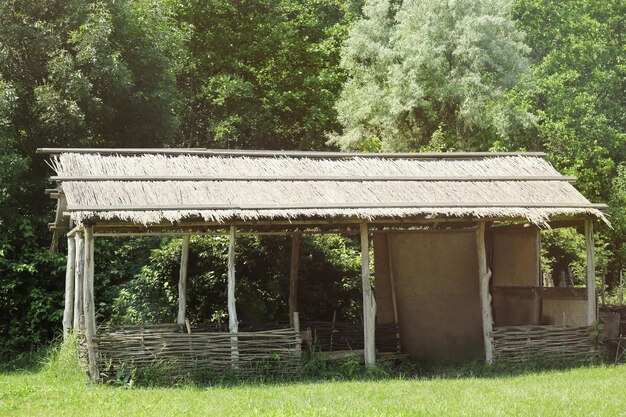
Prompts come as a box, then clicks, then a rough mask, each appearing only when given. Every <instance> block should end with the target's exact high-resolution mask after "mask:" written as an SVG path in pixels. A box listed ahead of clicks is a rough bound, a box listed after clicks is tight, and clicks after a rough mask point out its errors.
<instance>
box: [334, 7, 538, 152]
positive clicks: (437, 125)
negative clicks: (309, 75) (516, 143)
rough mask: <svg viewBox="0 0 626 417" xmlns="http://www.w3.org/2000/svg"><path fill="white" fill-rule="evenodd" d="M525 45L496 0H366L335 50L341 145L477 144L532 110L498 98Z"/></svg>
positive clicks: (518, 69)
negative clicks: (344, 77) (341, 78)
mask: <svg viewBox="0 0 626 417" xmlns="http://www.w3.org/2000/svg"><path fill="white" fill-rule="evenodd" d="M529 52H530V48H529V47H528V46H527V45H526V44H525V43H524V35H523V33H522V32H521V31H520V30H518V29H517V28H516V26H515V22H514V21H513V19H512V17H511V7H510V3H509V2H506V1H498V0H479V1H474V0H455V1H419V0H406V1H402V2H397V1H396V2H394V1H390V0H384V1H378V0H373V1H369V2H366V4H365V7H364V17H363V18H362V19H361V20H359V21H358V22H356V24H355V25H354V27H353V28H352V29H351V31H350V34H349V37H348V39H347V41H346V44H345V46H344V48H343V50H342V65H343V67H344V68H345V69H346V71H347V72H348V74H349V76H350V78H349V80H348V81H347V82H346V84H345V85H344V88H343V91H342V93H341V96H340V97H339V100H338V102H337V111H338V113H339V120H340V121H341V123H342V125H343V128H344V130H343V133H342V134H340V135H334V136H333V137H332V142H334V143H336V144H338V145H340V146H341V147H342V148H344V149H353V150H354V149H370V148H373V149H376V148H381V149H385V150H419V149H423V148H431V149H432V148H434V149H441V150H445V149H448V150H450V149H462V150H472V149H485V148H489V147H490V146H489V145H490V142H491V141H492V140H493V139H494V138H498V137H507V136H509V135H510V134H512V133H513V132H516V131H518V130H519V128H520V127H524V126H529V125H530V124H532V122H533V120H534V118H533V117H532V116H531V115H530V114H529V113H528V112H527V111H526V110H524V109H523V108H520V107H519V106H516V105H515V104H514V103H512V102H511V101H510V100H508V97H507V95H508V93H509V92H511V91H512V90H514V89H516V88H523V86H524V82H525V81H526V80H527V77H528V75H529V74H530V67H529V62H528V59H527V55H528V53H529Z"/></svg>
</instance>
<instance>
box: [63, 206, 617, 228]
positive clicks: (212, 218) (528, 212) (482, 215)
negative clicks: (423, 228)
mask: <svg viewBox="0 0 626 417" xmlns="http://www.w3.org/2000/svg"><path fill="white" fill-rule="evenodd" d="M71 216H72V219H73V220H74V221H75V222H76V223H77V224H81V223H83V222H85V221H89V220H92V219H94V218H98V219H101V220H105V221H106V220H119V221H127V222H129V223H132V224H140V225H143V226H149V225H150V224H158V223H160V222H162V221H168V222H172V223H174V222H180V221H183V220H185V219H193V218H202V219H203V220H204V221H206V222H211V223H218V224H226V223H228V222H229V221H234V220H238V221H258V220H288V221H293V222H294V223H297V222H298V220H309V219H317V218H322V219H328V218H334V219H354V220H357V221H365V222H373V221H376V220H382V219H385V220H387V219H395V218H397V219H402V220H403V221H408V220H410V218H420V219H423V218H427V219H436V218H449V217H451V218H463V217H469V218H478V219H486V220H487V219H502V218H511V219H514V218H524V219H526V220H528V221H529V222H530V223H533V224H535V225H537V226H539V227H542V228H549V227H550V226H549V220H550V219H551V218H552V217H557V216H568V217H576V216H592V217H595V218H597V219H598V220H600V221H602V222H604V223H606V224H607V225H609V226H610V222H609V221H608V219H607V218H606V216H605V215H604V213H602V212H601V211H600V210H598V209H593V208H558V207H555V208H525V207H507V208H496V207H484V208H483V207H473V208H458V207H436V208H427V209H426V208H419V207H415V208H368V209H280V210H272V209H263V210H167V211H158V210H155V211H141V212H139V211H103V212H94V211H76V212H72V213H71Z"/></svg>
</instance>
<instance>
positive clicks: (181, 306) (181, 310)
mask: <svg viewBox="0 0 626 417" xmlns="http://www.w3.org/2000/svg"><path fill="white" fill-rule="evenodd" d="M188 263H189V235H185V236H183V243H182V247H181V253H180V275H179V277H178V319H177V323H178V324H179V325H180V326H184V325H185V319H186V310H187V265H188Z"/></svg>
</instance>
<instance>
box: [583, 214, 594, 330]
mask: <svg viewBox="0 0 626 417" xmlns="http://www.w3.org/2000/svg"><path fill="white" fill-rule="evenodd" d="M585 246H586V248H587V271H586V275H587V324H588V325H589V326H592V325H593V324H594V323H595V322H596V265H595V259H594V249H595V244H594V240H593V220H592V219H590V218H589V219H587V220H585Z"/></svg>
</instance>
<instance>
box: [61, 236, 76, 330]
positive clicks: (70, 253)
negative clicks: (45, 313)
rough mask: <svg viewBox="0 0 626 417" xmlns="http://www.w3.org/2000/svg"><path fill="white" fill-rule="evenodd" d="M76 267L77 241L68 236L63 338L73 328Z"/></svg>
mask: <svg viewBox="0 0 626 417" xmlns="http://www.w3.org/2000/svg"><path fill="white" fill-rule="evenodd" d="M75 269H76V243H75V242H74V238H72V237H68V238H67V264H66V267H65V307H64V309H63V339H67V336H68V335H69V334H70V331H71V330H72V324H73V319H74V280H75V277H74V276H75V275H76V274H75Z"/></svg>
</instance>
